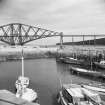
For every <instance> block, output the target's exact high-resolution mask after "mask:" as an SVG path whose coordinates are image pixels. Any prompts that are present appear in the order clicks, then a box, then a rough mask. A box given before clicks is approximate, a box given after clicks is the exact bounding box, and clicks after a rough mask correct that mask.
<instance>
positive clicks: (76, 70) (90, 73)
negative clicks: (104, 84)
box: [70, 67, 105, 79]
mask: <svg viewBox="0 0 105 105" xmlns="http://www.w3.org/2000/svg"><path fill="white" fill-rule="evenodd" d="M70 72H71V73H72V74H77V75H79V74H80V75H84V76H90V77H97V78H102V79H105V75H104V74H103V73H101V72H97V71H92V70H87V69H82V68H77V67H70Z"/></svg>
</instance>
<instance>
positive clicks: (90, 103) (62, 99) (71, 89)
mask: <svg viewBox="0 0 105 105" xmlns="http://www.w3.org/2000/svg"><path fill="white" fill-rule="evenodd" d="M90 99H91V100H90ZM57 101H58V103H60V104H61V105H94V103H95V104H96V105H101V104H100V103H101V99H100V96H99V95H98V94H97V93H94V92H91V91H89V90H87V89H85V88H83V87H81V86H80V85H77V84H64V85H63V86H62V89H61V90H60V92H59V93H58V96H57Z"/></svg>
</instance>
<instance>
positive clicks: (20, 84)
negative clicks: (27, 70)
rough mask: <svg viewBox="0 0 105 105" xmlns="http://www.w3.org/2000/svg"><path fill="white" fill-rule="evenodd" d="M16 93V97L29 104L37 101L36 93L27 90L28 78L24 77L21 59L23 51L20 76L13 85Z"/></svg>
mask: <svg viewBox="0 0 105 105" xmlns="http://www.w3.org/2000/svg"><path fill="white" fill-rule="evenodd" d="M15 86H16V89H17V92H16V97H18V98H22V99H24V100H27V101H29V102H33V101H34V102H36V100H37V98H38V97H37V93H36V92H35V91H34V90H33V89H30V88H28V86H29V78H28V77H25V76H24V57H23V50H22V75H21V76H19V77H18V80H16V83H15Z"/></svg>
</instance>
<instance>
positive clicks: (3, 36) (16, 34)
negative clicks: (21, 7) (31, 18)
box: [0, 23, 61, 45]
mask: <svg viewBox="0 0 105 105" xmlns="http://www.w3.org/2000/svg"><path fill="white" fill-rule="evenodd" d="M60 34H61V33H59V32H54V31H50V30H47V29H43V28H40V27H34V26H30V25H25V24H20V23H11V24H7V25H3V26H0V41H3V42H5V43H7V44H10V45H24V44H25V43H28V42H30V41H33V40H37V39H41V38H46V37H53V36H60Z"/></svg>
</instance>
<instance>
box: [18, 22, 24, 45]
mask: <svg viewBox="0 0 105 105" xmlns="http://www.w3.org/2000/svg"><path fill="white" fill-rule="evenodd" d="M21 27H22V25H21V24H19V30H18V32H19V43H20V45H23V43H22V37H21V36H22V33H21Z"/></svg>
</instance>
